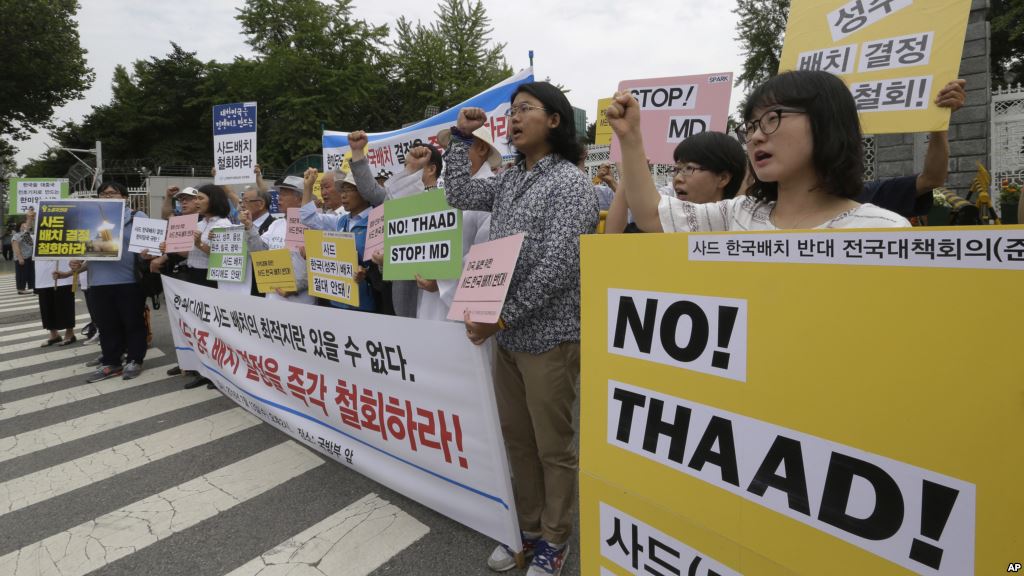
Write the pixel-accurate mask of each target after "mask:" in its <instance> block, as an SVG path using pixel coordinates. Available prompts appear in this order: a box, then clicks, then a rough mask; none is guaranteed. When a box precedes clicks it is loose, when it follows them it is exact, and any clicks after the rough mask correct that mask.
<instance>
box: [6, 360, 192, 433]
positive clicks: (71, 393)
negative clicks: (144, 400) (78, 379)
mask: <svg viewBox="0 0 1024 576" xmlns="http://www.w3.org/2000/svg"><path fill="white" fill-rule="evenodd" d="M171 366H173V364H168V365H166V366H158V367H155V368H152V369H149V370H143V371H142V374H141V375H140V376H139V377H138V378H135V379H134V380H122V379H121V377H120V376H118V377H116V378H110V379H108V380H102V381H100V382H96V383H94V384H82V385H81V386H75V387H74V388H66V389H64V390H58V391H57V392H53V393H50V394H40V395H39V396H32V397H31V398H25V399H24V400H16V401H14V402H8V403H7V404H4V406H3V410H0V420H7V419H9V418H14V417H16V416H23V415H25V414H31V413H33V412H39V411H40V410H48V409H50V408H56V407H57V406H63V405H65V404H71V403H72V402H79V401H81V400H85V399H87V398H95V397H96V396H102V395H103V394H110V393H111V392H120V391H121V390H127V389H129V388H135V387H137V386H144V385H146V384H151V383H153V382H158V381H160V380H166V379H167V378H168V376H167V374H166V371H167V369H168V368H169V367H171Z"/></svg>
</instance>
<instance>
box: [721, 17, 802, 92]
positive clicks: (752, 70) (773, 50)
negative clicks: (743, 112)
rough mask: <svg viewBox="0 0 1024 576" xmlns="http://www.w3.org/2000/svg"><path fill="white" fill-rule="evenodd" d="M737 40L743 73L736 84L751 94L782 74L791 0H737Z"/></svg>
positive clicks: (737, 78)
mask: <svg viewBox="0 0 1024 576" xmlns="http://www.w3.org/2000/svg"><path fill="white" fill-rule="evenodd" d="M733 13H734V14H736V15H737V16H738V17H739V22H738V23H737V25H736V40H737V41H738V42H739V43H740V47H741V48H742V49H743V53H744V59H743V71H742V72H741V73H740V74H739V75H738V76H737V77H736V84H737V85H738V86H740V85H741V86H743V88H744V90H745V91H747V92H750V90H752V89H753V88H755V87H757V86H758V85H759V84H761V83H762V82H764V81H765V80H767V79H768V78H770V77H771V76H774V75H775V74H776V73H777V72H778V71H779V59H780V58H781V57H782V44H783V42H784V40H785V37H786V34H785V32H786V21H787V20H788V18H789V0H736V8H734V9H733Z"/></svg>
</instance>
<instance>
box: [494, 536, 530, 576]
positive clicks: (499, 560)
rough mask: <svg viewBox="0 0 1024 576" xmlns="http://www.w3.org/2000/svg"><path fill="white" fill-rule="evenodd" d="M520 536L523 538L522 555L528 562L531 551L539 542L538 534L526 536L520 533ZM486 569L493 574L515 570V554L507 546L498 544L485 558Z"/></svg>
mask: <svg viewBox="0 0 1024 576" xmlns="http://www.w3.org/2000/svg"><path fill="white" fill-rule="evenodd" d="M521 534H522V536H523V555H524V556H525V558H526V561H527V562H529V561H530V560H531V559H532V558H533V550H534V548H535V547H536V546H537V542H539V541H540V534H527V533H526V532H521ZM487 567H488V568H490V569H491V570H494V571H495V572H507V571H509V570H511V569H513V568H515V567H516V555H515V552H512V549H511V548H509V547H508V546H505V545H504V544H499V545H498V546H497V547H496V548H495V549H494V552H491V556H490V557H489V558H487Z"/></svg>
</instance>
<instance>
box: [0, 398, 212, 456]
mask: <svg viewBox="0 0 1024 576" xmlns="http://www.w3.org/2000/svg"><path fill="white" fill-rule="evenodd" d="M220 395H221V394H220V392H219V391H218V390H208V389H206V388H201V389H199V390H177V391H175V392H171V393H169V394H163V395H161V396H155V397H153V398H146V399H145V400H139V401H138V402H131V403H129V404H122V405H121V406H118V407H116V408H110V409H108V410H104V411H101V412H94V413H92V414H89V415H87V416H80V417H78V418H74V419H72V420H68V421H66V422H61V423H59V424H53V425H52V426H46V427H45V428H39V429H36V430H32V431H30V432H24V433H22V434H17V435H15V436H8V437H7V438H0V462H5V461H7V460H13V459H14V458H20V457H22V456H25V455H27V454H32V453H34V452H38V451H40V450H46V449H47V448H52V447H54V446H59V445H61V444H64V443H67V442H72V441H74V440H79V439H81V438H85V437H87V436H92V435H94V434H99V433H100V432H106V431H107V430H113V429H114V428H118V427H120V426H125V425H127V424H132V423H134V422H140V421H142V420H145V419H147V418H152V417H154V416H159V415H161V414H166V413H168V412H173V411H174V410H178V409H179V408H186V407H188V406H194V405H196V404H200V403H202V402H206V401H207V400H212V399H214V398H217V397H218V396H220Z"/></svg>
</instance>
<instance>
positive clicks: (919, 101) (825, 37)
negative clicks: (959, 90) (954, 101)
mask: <svg viewBox="0 0 1024 576" xmlns="http://www.w3.org/2000/svg"><path fill="white" fill-rule="evenodd" d="M970 9H971V0H927V1H922V0H917V1H916V2H915V1H913V0H793V2H792V4H791V6H790V11H789V22H788V24H787V26H786V42H785V46H784V47H783V49H782V58H781V61H780V66H779V69H780V70H798V69H802V70H824V71H826V72H831V73H832V74H835V75H837V76H839V77H840V78H842V79H843V80H844V81H845V82H846V83H847V85H849V86H850V90H851V92H852V93H853V96H854V100H856V102H857V109H858V110H859V111H860V119H861V125H862V127H863V130H864V132H865V133H866V134H887V133H899V132H926V131H936V130H945V129H946V128H947V127H948V126H949V110H948V109H944V108H939V107H937V106H936V105H935V102H934V100H935V96H936V94H938V92H939V90H940V89H942V87H943V86H945V85H946V83H947V82H950V81H951V80H955V79H956V78H957V74H958V72H959V70H960V57H961V54H962V53H963V47H964V37H965V35H966V32H967V18H968V15H969V13H970Z"/></svg>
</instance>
